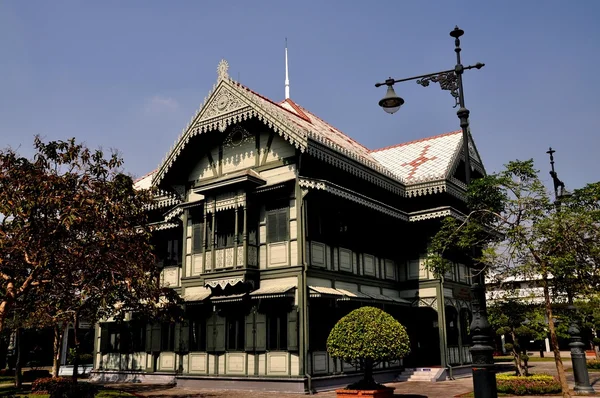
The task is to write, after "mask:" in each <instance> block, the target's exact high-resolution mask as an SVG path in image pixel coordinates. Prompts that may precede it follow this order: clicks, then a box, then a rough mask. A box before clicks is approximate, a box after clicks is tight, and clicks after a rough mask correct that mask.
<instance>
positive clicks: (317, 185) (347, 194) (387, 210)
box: [298, 178, 465, 222]
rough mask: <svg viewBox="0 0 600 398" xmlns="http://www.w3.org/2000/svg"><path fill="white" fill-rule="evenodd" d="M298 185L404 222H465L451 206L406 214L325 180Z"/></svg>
mask: <svg viewBox="0 0 600 398" xmlns="http://www.w3.org/2000/svg"><path fill="white" fill-rule="evenodd" d="M298 184H299V185H300V187H301V188H302V189H304V190H311V189H313V190H321V191H325V192H329V193H331V194H333V195H336V196H340V197H342V198H344V199H347V200H350V201H352V202H355V203H359V204H361V205H363V206H365V207H368V208H370V209H373V210H377V211H379V212H381V213H383V214H386V215H388V216H391V217H395V218H398V219H401V220H403V221H410V222H414V221H422V220H429V219H433V218H443V217H448V216H452V217H455V218H457V219H460V220H463V219H464V217H465V216H464V215H463V214H462V213H460V212H459V211H457V210H454V209H453V208H451V207H449V206H445V207H439V208H435V209H430V210H425V211H418V212H413V213H406V212H404V211H402V210H398V209H396V208H394V207H392V206H389V205H387V204H385V203H382V202H379V201H377V200H375V199H372V198H369V197H368V196H365V195H361V194H359V193H356V192H354V191H351V190H349V189H346V188H344V187H341V186H339V185H336V184H333V183H331V182H329V181H325V180H316V179H309V178H300V179H299V180H298Z"/></svg>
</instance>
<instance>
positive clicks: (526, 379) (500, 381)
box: [496, 374, 561, 395]
mask: <svg viewBox="0 0 600 398" xmlns="http://www.w3.org/2000/svg"><path fill="white" fill-rule="evenodd" d="M496 382H497V386H498V392H500V393H506V394H515V395H539V394H553V393H560V392H561V388H560V383H559V382H558V380H556V378H555V377H554V376H551V375H547V374H538V375H531V376H512V375H506V374H500V375H497V376H496Z"/></svg>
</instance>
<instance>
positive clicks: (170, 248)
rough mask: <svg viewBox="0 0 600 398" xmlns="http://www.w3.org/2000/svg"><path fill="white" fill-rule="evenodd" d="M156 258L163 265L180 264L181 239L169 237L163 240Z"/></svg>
mask: <svg viewBox="0 0 600 398" xmlns="http://www.w3.org/2000/svg"><path fill="white" fill-rule="evenodd" d="M159 247H160V248H161V249H162V250H159V253H158V260H159V262H162V266H163V267H168V266H173V265H179V264H181V241H180V240H178V239H169V240H167V241H163V242H162V243H161V244H160V246H159Z"/></svg>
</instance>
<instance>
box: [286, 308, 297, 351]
mask: <svg viewBox="0 0 600 398" xmlns="http://www.w3.org/2000/svg"><path fill="white" fill-rule="evenodd" d="M287 334H288V335H287V346H288V351H298V311H297V310H296V309H295V308H294V309H292V311H291V312H288V327H287Z"/></svg>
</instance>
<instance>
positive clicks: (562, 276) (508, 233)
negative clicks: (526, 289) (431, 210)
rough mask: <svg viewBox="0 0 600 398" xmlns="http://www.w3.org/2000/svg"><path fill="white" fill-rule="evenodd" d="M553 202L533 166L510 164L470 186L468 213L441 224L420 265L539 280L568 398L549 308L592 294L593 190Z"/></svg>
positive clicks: (596, 238)
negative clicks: (462, 266) (452, 264)
mask: <svg viewBox="0 0 600 398" xmlns="http://www.w3.org/2000/svg"><path fill="white" fill-rule="evenodd" d="M557 199H560V200H558V201H556V202H555V201H553V200H552V199H551V197H550V194H549V193H548V191H547V189H546V187H545V186H544V184H543V183H542V181H541V180H540V178H539V172H538V171H537V170H535V169H534V166H533V160H528V161H512V162H510V163H508V164H507V165H506V166H505V169H504V170H503V171H501V172H499V173H497V174H492V175H489V176H486V177H484V178H481V179H477V180H475V181H473V182H472V184H471V185H470V186H469V191H468V205H469V209H470V212H469V214H468V215H467V217H466V219H465V220H463V221H459V220H456V219H445V220H444V221H443V225H442V228H441V229H440V230H439V232H438V233H437V234H436V236H435V237H434V238H433V239H432V242H431V246H430V253H429V255H430V256H429V261H428V264H427V266H428V267H429V268H430V269H432V270H433V271H434V272H436V273H442V272H444V271H445V270H446V269H447V268H448V267H449V262H448V259H449V258H451V257H452V256H456V255H462V256H465V257H470V258H471V259H472V261H473V262H474V263H475V264H479V265H480V266H481V267H482V268H484V270H485V271H487V272H488V273H489V274H490V275H492V276H500V277H501V278H504V277H508V276H518V277H520V278H523V279H526V280H530V279H540V280H541V287H542V290H543V299H544V310H545V316H546V318H547V319H548V329H549V334H550V340H551V344H552V348H553V351H554V358H555V363H556V368H557V371H558V375H559V380H560V383H561V386H562V390H563V396H569V392H568V384H567V380H566V377H565V372H564V367H563V363H562V359H561V357H560V351H559V348H558V338H557V336H558V334H557V330H556V325H555V322H554V319H555V315H554V308H553V302H555V301H556V300H559V299H560V298H561V297H563V296H569V297H575V298H576V297H581V296H587V295H590V294H595V292H597V291H598V288H599V287H600V183H593V184H588V185H587V186H586V187H584V188H583V189H580V190H575V191H574V192H573V194H572V195H569V196H567V195H563V196H562V197H560V198H557ZM474 247H475V248H479V250H475V251H473V248H474Z"/></svg>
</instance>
